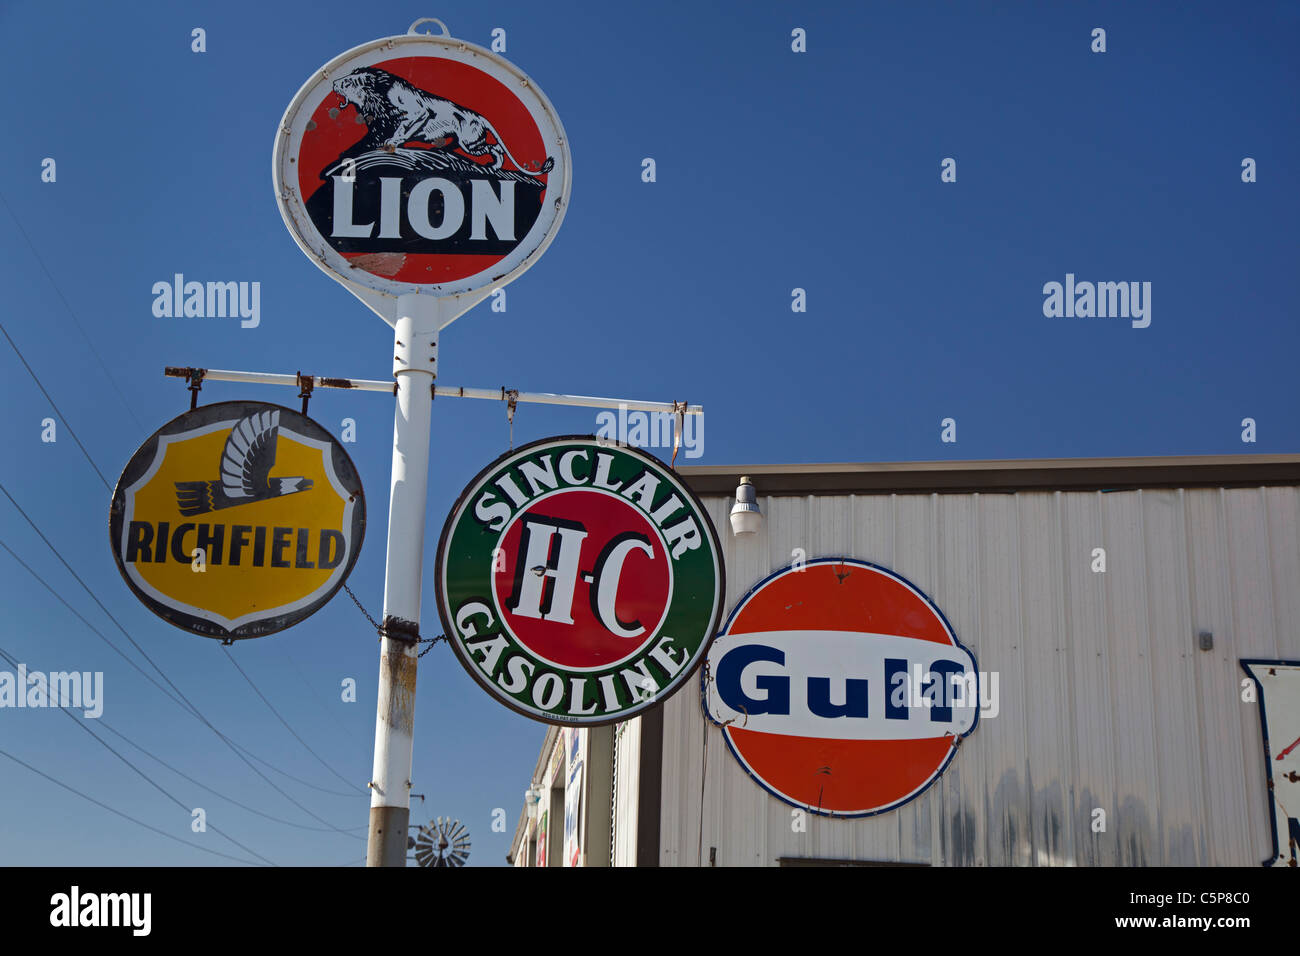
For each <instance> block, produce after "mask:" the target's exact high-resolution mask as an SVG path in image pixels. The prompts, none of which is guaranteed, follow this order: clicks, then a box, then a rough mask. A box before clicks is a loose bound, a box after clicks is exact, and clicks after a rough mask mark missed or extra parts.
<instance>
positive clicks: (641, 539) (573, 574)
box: [492, 489, 672, 670]
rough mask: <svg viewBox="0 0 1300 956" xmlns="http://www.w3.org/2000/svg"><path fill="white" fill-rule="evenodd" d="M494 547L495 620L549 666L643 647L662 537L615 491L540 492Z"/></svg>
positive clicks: (664, 597) (662, 590) (618, 656)
mask: <svg viewBox="0 0 1300 956" xmlns="http://www.w3.org/2000/svg"><path fill="white" fill-rule="evenodd" d="M499 546H500V548H501V554H500V557H499V558H498V560H497V561H496V563H495V564H494V569H493V575H492V586H493V592H494V597H495V599H496V604H497V610H498V613H499V614H500V615H501V620H502V623H503V624H504V625H505V626H506V627H507V628H508V629H509V630H510V632H511V634H513V635H514V637H515V638H516V639H517V640H518V641H519V642H520V643H521V644H523V645H524V647H526V648H527V649H528V650H529V651H531V652H532V653H533V654H535V655H537V656H538V657H539V658H542V659H543V660H546V661H549V662H551V663H553V664H555V665H556V666H557V667H562V668H566V669H578V670H582V669H593V668H603V667H609V666H611V665H613V664H617V663H619V662H620V661H622V660H624V659H626V658H628V657H631V656H633V655H635V654H637V653H638V652H640V651H642V650H643V649H644V648H645V647H646V645H648V644H649V643H650V641H651V640H652V639H653V638H654V636H655V634H656V632H657V631H658V628H659V625H660V623H661V622H662V620H663V617H664V615H665V614H666V613H667V610H668V603H669V599H670V597H671V590H672V571H671V568H670V566H669V562H670V558H669V556H668V552H667V550H666V549H665V548H664V543H663V539H662V538H661V537H660V535H659V532H658V530H657V529H656V528H655V527H654V525H653V524H651V523H650V520H649V519H648V518H647V517H646V516H645V515H644V514H643V513H642V512H641V511H640V510H639V509H637V508H636V507H635V506H633V505H632V504H631V503H630V502H628V501H626V500H624V499H623V498H620V497H619V496H617V495H615V494H612V493H605V492H600V491H594V490H592V489H571V490H566V491H560V492H557V493H554V494H551V495H547V496H544V497H542V498H539V499H537V500H536V501H534V502H533V503H532V504H530V505H529V507H528V508H527V509H525V510H524V511H522V512H520V513H519V514H518V515H516V516H515V518H514V520H513V522H512V523H511V524H510V526H509V527H507V528H506V531H505V533H504V534H503V535H502V536H501V540H500V545H499Z"/></svg>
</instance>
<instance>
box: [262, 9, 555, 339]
mask: <svg viewBox="0 0 1300 956" xmlns="http://www.w3.org/2000/svg"><path fill="white" fill-rule="evenodd" d="M273 168H274V177H275V192H276V197H277V201H278V203H279V206H280V212H281V215H282V216H283V218H284V221H285V224H286V225H287V226H288V228H289V231H290V233H291V234H292V235H293V237H294V239H295V241H296V242H297V243H298V245H299V247H300V248H301V249H302V250H303V252H304V253H306V254H307V256H308V257H309V258H311V259H312V261H314V262H315V263H316V264H317V265H318V266H319V267H320V268H321V269H323V270H324V271H325V272H327V273H329V274H330V275H331V276H332V277H333V278H335V279H337V280H338V281H340V282H342V283H343V284H344V285H346V286H348V288H349V289H350V290H352V291H353V292H354V294H356V295H358V297H359V298H361V299H362V300H363V301H365V302H366V303H367V304H368V305H370V306H371V308H372V309H374V310H375V311H376V312H379V313H380V314H381V315H384V317H385V318H388V319H389V320H390V321H392V319H391V316H388V315H385V312H384V309H383V303H382V302H380V301H379V300H380V299H382V298H383V297H393V296H398V295H401V294H404V293H417V292H418V293H420V294H425V295H430V296H435V297H450V296H460V295H467V294H470V293H475V300H476V301H477V300H478V299H481V298H482V297H484V296H485V295H487V294H488V292H490V291H491V289H492V288H495V287H499V286H501V285H504V284H505V283H507V282H509V281H511V280H512V279H514V278H515V277H517V276H518V275H519V274H520V273H522V272H523V271H524V270H525V269H527V268H528V267H529V266H531V265H532V264H533V263H534V262H536V261H537V259H538V258H539V257H540V255H541V254H542V252H544V251H545V249H546V247H547V246H548V245H549V244H550V242H551V239H552V238H553V237H554V235H555V232H556V230H557V229H558V228H559V225H560V222H561V221H562V219H563V218H564V214H565V211H566V209H567V207H568V199H569V190H570V185H571V168H570V158H569V148H568V141H567V139H566V138H565V135H564V130H563V127H562V126H561V125H560V120H559V117H558V116H557V115H556V112H555V109H554V107H553V106H552V105H551V103H550V101H549V100H548V99H547V98H546V96H545V94H543V93H542V91H541V90H540V89H539V88H538V87H537V85H536V84H535V83H533V82H532V81H531V80H530V79H529V78H528V77H527V76H526V75H525V74H524V73H523V72H522V71H520V70H519V69H518V68H517V67H515V66H514V65H513V64H511V63H509V62H508V61H507V60H505V59H504V58H502V57H500V56H498V55H497V54H495V53H492V52H490V51H488V50H485V49H483V48H482V47H479V46H475V45H474V44H471V43H466V42H464V41H462V40H456V39H453V38H451V37H446V36H430V35H423V34H420V35H415V34H411V35H406V36H397V37H391V38H387V39H382V40H375V41H373V42H371V43H366V44H363V45H361V46H359V47H356V48H355V49H352V50H349V51H348V52H346V53H344V54H342V55H340V56H338V57H335V58H334V59H333V60H331V61H330V62H329V63H327V64H326V65H325V66H324V67H323V68H321V69H320V70H318V71H317V73H316V74H315V75H314V76H313V77H312V78H311V79H310V80H308V81H307V83H306V84H305V85H304V86H303V87H302V89H301V90H299V92H298V94H297V95H296V96H295V97H294V98H293V101H292V102H291V103H290V105H289V108H288V110H287V111H286V113H285V115H284V118H283V120H282V121H281V126H280V129H279V131H278V133H277V136H276V142H275V151H274V156H273ZM377 303H378V304H377Z"/></svg>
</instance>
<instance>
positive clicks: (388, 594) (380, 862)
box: [366, 295, 439, 866]
mask: <svg viewBox="0 0 1300 956" xmlns="http://www.w3.org/2000/svg"><path fill="white" fill-rule="evenodd" d="M438 313H439V300H438V299H436V298H434V297H432V296H423V295H403V296H400V297H399V298H398V300H397V324H396V331H395V333H394V351H393V377H394V378H395V379H396V380H397V410H396V413H395V415H394V423H393V474H392V487H391V498H390V500H389V506H388V556H387V561H386V564H385V566H384V621H383V623H384V637H383V646H382V650H381V651H380V655H379V707H378V713H377V715H376V719H375V765H374V773H373V775H372V777H371V783H370V834H369V839H368V841H367V844H366V865H367V866H405V865H406V834H407V827H408V823H409V819H410V803H411V797H410V794H411V750H412V745H413V733H414V727H415V664H416V654H417V647H418V645H417V644H416V637H417V636H418V634H419V631H420V585H421V570H422V565H423V560H424V522H425V503H426V501H427V500H428V486H429V433H430V426H431V420H432V413H433V393H432V385H433V381H434V378H435V376H436V375H437V349H438V328H439V323H438V319H439V314H438Z"/></svg>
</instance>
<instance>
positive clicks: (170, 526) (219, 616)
mask: <svg viewBox="0 0 1300 956" xmlns="http://www.w3.org/2000/svg"><path fill="white" fill-rule="evenodd" d="M365 515H366V512H365V499H364V497H363V495H362V491H361V481H360V479H359V478H358V477H357V472H356V468H355V467H354V466H353V464H352V460H351V459H350V458H349V457H348V455H347V452H346V451H344V450H343V446H342V445H340V444H339V443H338V442H337V441H335V440H334V438H333V437H332V436H331V435H330V434H329V433H328V432H326V431H325V430H324V429H323V428H321V427H320V426H319V425H317V424H316V423H315V422H314V421H312V420H311V419H309V418H307V417H305V416H303V415H299V414H298V413H297V412H295V411H293V410H291V409H288V408H282V407H280V406H279V405H268V404H266V403H264V402H218V403H216V404H212V405H204V406H202V407H201V408H198V409H195V410H193V411H189V412H186V413H185V414H183V415H180V416H178V417H177V418H174V419H172V420H171V421H170V422H168V423H167V424H166V425H164V426H163V427H162V428H160V429H158V431H157V432H155V433H154V434H153V436H152V437H150V438H149V440H148V441H146V442H145V443H144V444H143V445H141V446H140V449H139V450H138V451H137V452H136V453H135V454H134V455H133V456H132V457H131V460H130V461H129V462H128V463H127V466H126V469H125V470H124V471H123V472H122V477H121V478H120V479H119V480H118V483H117V489H116V491H115V492H114V493H113V504H112V511H111V514H110V519H109V535H110V539H111V544H112V548H113V557H114V558H115V559H116V561H117V567H118V570H119V571H121V572H122V577H123V578H125V579H126V583H127V584H128V585H129V586H130V588H131V590H132V591H133V592H134V593H135V595H136V597H138V598H139V599H140V600H141V601H142V602H143V603H144V605H145V606H146V607H148V608H149V609H150V610H151V611H153V612H154V613H155V614H157V615H158V616H159V617H161V618H163V619H164V620H166V621H169V622H170V623H172V624H175V625H176V626H177V627H179V628H183V629H184V630H187V631H191V632H193V633H195V634H201V635H203V636H204V637H216V638H221V639H223V640H238V639H241V638H249V637H260V636H262V635H265V634H271V633H274V632H275V631H280V630H283V629H284V628H286V627H290V626H292V625H294V624H296V623H298V622H299V621H301V620H303V619H304V618H306V617H308V616H309V615H311V614H312V613H314V612H315V611H316V610H317V609H318V608H320V607H321V606H322V605H324V604H325V602H327V601H328V600H329V599H330V598H331V597H332V596H333V595H334V592H335V591H337V590H338V589H339V588H340V587H341V586H342V585H343V582H344V580H346V578H347V576H348V573H349V572H350V571H351V570H352V565H353V564H354V563H355V562H356V559H357V554H358V553H359V552H360V550H361V540H362V537H363V535H364V533H365V524H366V517H365Z"/></svg>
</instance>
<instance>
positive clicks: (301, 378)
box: [298, 372, 315, 417]
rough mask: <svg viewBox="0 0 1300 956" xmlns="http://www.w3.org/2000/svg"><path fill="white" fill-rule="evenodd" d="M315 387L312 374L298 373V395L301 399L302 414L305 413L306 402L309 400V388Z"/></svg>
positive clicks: (304, 415) (304, 414)
mask: <svg viewBox="0 0 1300 956" xmlns="http://www.w3.org/2000/svg"><path fill="white" fill-rule="evenodd" d="M314 387H315V379H314V376H311V375H303V374H302V372H299V373H298V388H299V391H298V397H299V398H301V399H302V414H303V417H306V415H307V403H308V402H310V401H311V390H312V389H313V388H314Z"/></svg>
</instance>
